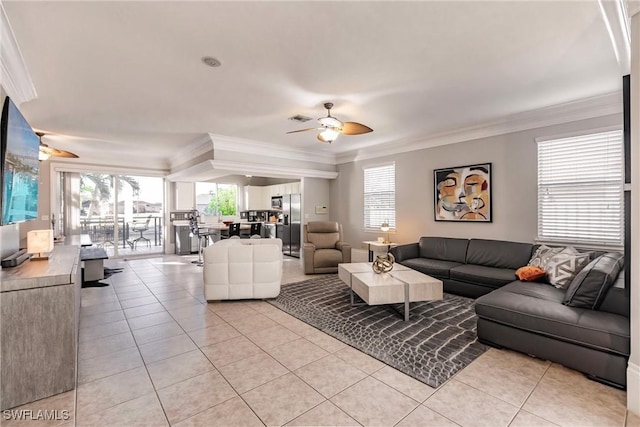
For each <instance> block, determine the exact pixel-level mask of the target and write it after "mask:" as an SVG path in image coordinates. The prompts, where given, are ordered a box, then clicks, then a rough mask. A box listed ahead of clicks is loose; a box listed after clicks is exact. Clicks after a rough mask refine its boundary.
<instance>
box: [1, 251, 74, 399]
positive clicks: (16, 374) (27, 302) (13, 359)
mask: <svg viewBox="0 0 640 427" xmlns="http://www.w3.org/2000/svg"><path fill="white" fill-rule="evenodd" d="M78 258H79V248H78V247H77V246H56V247H55V248H54V249H53V252H51V258H50V259H49V261H33V262H25V263H23V264H22V265H19V266H17V267H15V268H8V269H4V268H3V269H2V270H0V313H1V315H0V336H2V346H0V360H2V364H0V411H2V410H5V409H9V408H14V407H16V406H19V405H23V404H25V403H29V402H33V401H35V400H40V399H44V398H46V397H49V396H53V395H54V394H58V393H63V392H65V391H69V390H73V389H74V388H75V386H76V355H77V342H78V326H79V325H78V323H79V313H80V285H81V281H80V269H79V259H78Z"/></svg>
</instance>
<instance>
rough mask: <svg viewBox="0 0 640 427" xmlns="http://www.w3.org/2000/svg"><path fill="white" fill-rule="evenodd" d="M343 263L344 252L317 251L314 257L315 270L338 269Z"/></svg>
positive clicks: (332, 250) (331, 250) (333, 250)
mask: <svg viewBox="0 0 640 427" xmlns="http://www.w3.org/2000/svg"><path fill="white" fill-rule="evenodd" d="M341 262H342V251H339V250H337V249H316V252H315V254H314V255H313V266H314V267H315V268H325V267H336V266H337V265H338V264H339V263H341Z"/></svg>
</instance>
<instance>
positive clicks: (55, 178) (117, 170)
mask: <svg viewBox="0 0 640 427" xmlns="http://www.w3.org/2000/svg"><path fill="white" fill-rule="evenodd" d="M64 172H71V173H77V174H83V173H103V174H109V175H113V176H114V178H115V179H114V204H115V205H114V240H115V241H114V255H113V257H114V258H121V257H123V256H125V255H124V254H119V253H118V246H119V245H120V244H122V242H121V241H119V240H118V239H119V228H120V227H121V224H120V222H121V221H120V220H121V219H122V218H124V215H122V216H121V215H120V213H119V212H118V202H119V199H120V194H119V190H118V181H119V179H120V176H121V175H128V176H144V177H154V178H162V190H163V191H162V192H163V200H162V213H161V217H162V219H163V220H162V236H163V239H162V247H161V250H160V251H159V252H153V253H149V252H147V253H141V254H132V253H127V254H126V256H127V257H130V258H137V257H148V256H150V255H156V256H157V255H163V254H165V253H166V248H167V244H168V241H167V236H168V235H169V234H168V231H169V228H168V223H169V222H168V217H169V214H168V204H167V200H168V198H169V197H168V196H169V194H168V186H167V173H166V172H165V171H157V170H144V169H143V170H140V169H133V168H122V167H110V166H104V167H103V166H98V165H87V164H77V163H74V164H70V163H66V162H55V161H53V162H51V163H50V165H49V184H50V185H49V192H50V193H49V194H50V197H49V200H50V205H51V206H50V212H53V213H55V214H56V217H57V218H58V217H59V215H60V211H61V208H62V206H61V198H62V197H65V200H64V201H62V203H65V204H67V205H69V204H72V203H73V201H70V200H69V196H67V195H66V194H64V189H63V188H61V186H60V183H61V179H60V174H62V173H64ZM77 197H78V201H77V203H79V202H80V195H79V194H78V195H77ZM71 208H72V207H71ZM77 208H78V212H79V209H80V207H79V206H77ZM58 221H59V220H58ZM67 221H68V220H67V219H66V218H65V222H67ZM125 227H126V224H125ZM60 230H61V225H60ZM123 238H125V236H124V230H123Z"/></svg>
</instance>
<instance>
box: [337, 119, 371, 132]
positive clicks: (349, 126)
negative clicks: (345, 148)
mask: <svg viewBox="0 0 640 427" xmlns="http://www.w3.org/2000/svg"><path fill="white" fill-rule="evenodd" d="M369 132H373V129H371V128H370V127H369V126H365V125H363V124H362V123H357V122H344V124H343V125H342V129H341V130H340V133H342V134H344V135H360V134H363V133H369Z"/></svg>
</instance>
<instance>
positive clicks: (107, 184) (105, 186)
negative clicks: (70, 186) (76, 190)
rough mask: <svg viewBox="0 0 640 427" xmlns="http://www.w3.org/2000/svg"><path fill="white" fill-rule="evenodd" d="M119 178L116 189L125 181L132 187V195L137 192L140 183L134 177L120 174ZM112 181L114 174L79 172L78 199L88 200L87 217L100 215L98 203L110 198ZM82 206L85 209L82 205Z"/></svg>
mask: <svg viewBox="0 0 640 427" xmlns="http://www.w3.org/2000/svg"><path fill="white" fill-rule="evenodd" d="M119 178H120V179H119V180H118V190H120V189H122V187H123V183H125V182H126V183H127V184H129V185H130V186H131V188H132V189H133V194H134V196H135V195H137V194H138V192H139V191H140V184H139V183H138V181H137V180H136V179H135V178H133V177H130V176H126V175H121V176H120V177H119ZM114 181H115V176H114V175H108V174H102V173H83V174H80V199H81V200H82V201H85V200H89V201H90V202H89V206H88V208H87V209H86V215H87V217H88V218H91V216H92V215H100V204H101V203H103V202H108V201H109V200H110V199H111V192H112V191H113V187H114ZM82 208H83V209H85V207H84V206H82Z"/></svg>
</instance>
